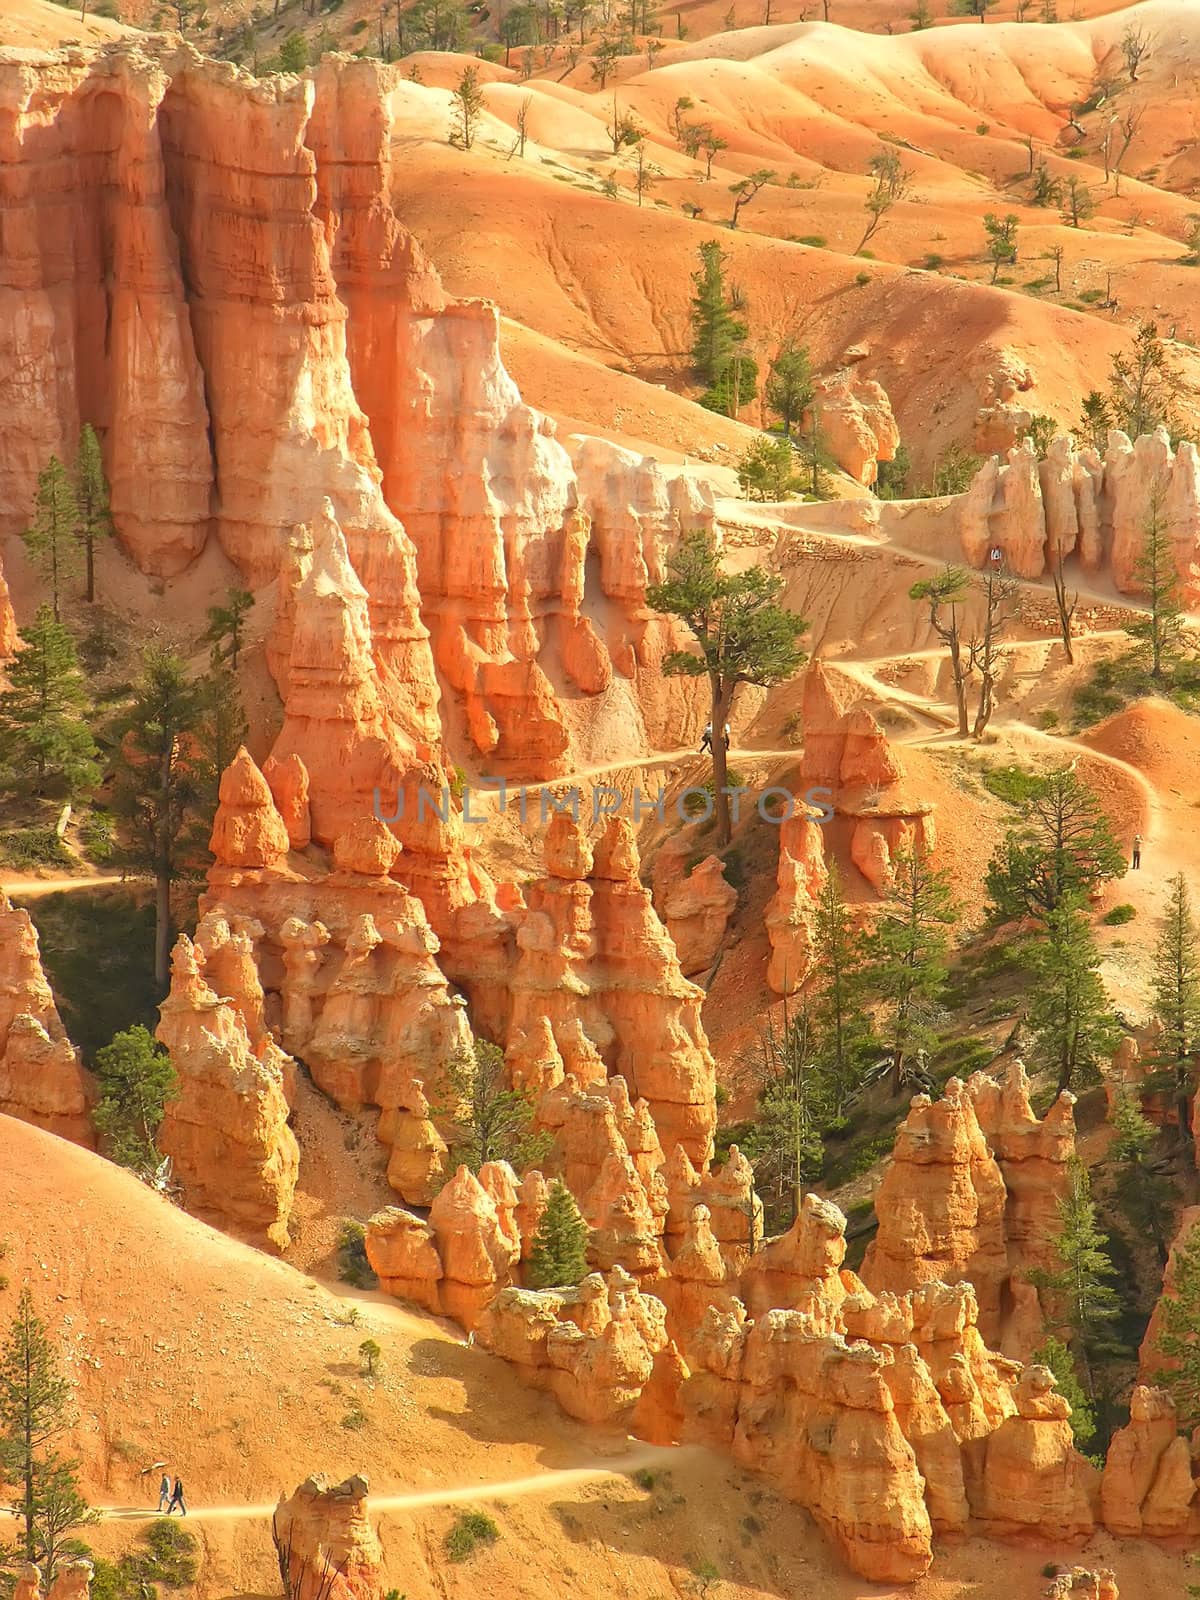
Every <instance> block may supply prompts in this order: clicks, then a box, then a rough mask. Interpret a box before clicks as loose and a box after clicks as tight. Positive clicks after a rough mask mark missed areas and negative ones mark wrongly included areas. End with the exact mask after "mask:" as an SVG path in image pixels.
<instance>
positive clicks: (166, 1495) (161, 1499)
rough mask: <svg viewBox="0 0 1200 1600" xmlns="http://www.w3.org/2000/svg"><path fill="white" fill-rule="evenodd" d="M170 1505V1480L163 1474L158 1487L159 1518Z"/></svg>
mask: <svg viewBox="0 0 1200 1600" xmlns="http://www.w3.org/2000/svg"><path fill="white" fill-rule="evenodd" d="M170 1504H171V1480H170V1478H168V1477H167V1475H166V1473H165V1472H164V1473H163V1475H162V1482H161V1483H160V1484H159V1486H158V1514H159V1516H160V1517H161V1516H162V1515H163V1513H164V1512H165V1511H166V1509H167V1507H168V1506H169V1505H170Z"/></svg>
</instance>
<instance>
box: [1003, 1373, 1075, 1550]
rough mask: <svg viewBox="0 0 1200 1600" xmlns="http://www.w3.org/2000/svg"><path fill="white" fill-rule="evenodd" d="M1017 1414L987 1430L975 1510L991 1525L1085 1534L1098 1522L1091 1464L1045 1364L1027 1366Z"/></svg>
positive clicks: (1051, 1535) (1052, 1534) (1045, 1534)
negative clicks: (1078, 1445)
mask: <svg viewBox="0 0 1200 1600" xmlns="http://www.w3.org/2000/svg"><path fill="white" fill-rule="evenodd" d="M1015 1400H1016V1406H1017V1412H1016V1415H1015V1416H1012V1417H1009V1418H1008V1420H1007V1421H1005V1422H1002V1423H1001V1424H1000V1426H999V1427H998V1428H997V1429H996V1431H995V1432H994V1433H992V1434H990V1435H989V1436H988V1439H987V1446H986V1450H985V1453H984V1464H983V1472H982V1477H981V1482H980V1496H979V1501H978V1503H977V1504H974V1505H973V1507H972V1509H973V1510H974V1511H975V1513H976V1515H977V1516H978V1517H979V1518H980V1519H981V1520H982V1521H983V1523H984V1525H985V1526H986V1527H987V1528H988V1530H989V1531H991V1532H994V1533H1000V1534H1007V1533H1017V1532H1024V1533H1036V1534H1038V1535H1040V1536H1041V1537H1042V1538H1046V1539H1056V1540H1058V1539H1083V1538H1086V1537H1088V1536H1089V1535H1090V1534H1091V1533H1092V1531H1093V1529H1094V1527H1095V1520H1096V1519H1095V1509H1094V1506H1093V1502H1094V1501H1095V1500H1097V1499H1098V1493H1097V1491H1098V1477H1099V1474H1098V1473H1097V1472H1096V1469H1095V1468H1094V1467H1093V1466H1091V1465H1090V1463H1088V1462H1087V1461H1085V1460H1084V1459H1083V1457H1082V1456H1081V1455H1079V1453H1078V1452H1077V1451H1076V1449H1075V1445H1074V1442H1073V1439H1072V1436H1071V1424H1070V1422H1069V1421H1068V1420H1067V1419H1068V1418H1069V1416H1070V1414H1071V1408H1070V1406H1069V1405H1068V1404H1067V1402H1066V1400H1064V1399H1063V1397H1062V1395H1060V1394H1059V1393H1058V1391H1057V1390H1056V1389H1055V1387H1054V1377H1053V1374H1052V1373H1051V1372H1050V1371H1049V1369H1048V1368H1046V1367H1027V1368H1026V1369H1025V1371H1024V1372H1023V1373H1022V1375H1021V1379H1020V1382H1019V1383H1018V1384H1017V1388H1016V1394H1015Z"/></svg>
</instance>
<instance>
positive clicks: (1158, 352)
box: [1109, 322, 1176, 439]
mask: <svg viewBox="0 0 1200 1600" xmlns="http://www.w3.org/2000/svg"><path fill="white" fill-rule="evenodd" d="M1111 371H1112V376H1111V378H1110V380H1109V399H1110V402H1111V405H1112V411H1113V416H1114V419H1115V421H1116V425H1117V427H1118V428H1121V429H1122V430H1123V431H1124V432H1125V433H1127V434H1128V435H1129V437H1130V438H1131V439H1137V438H1138V437H1140V435H1141V434H1143V433H1152V432H1153V431H1154V429H1155V428H1157V427H1159V426H1160V425H1164V426H1169V425H1170V421H1171V409H1172V401H1173V396H1174V391H1175V384H1176V375H1175V373H1174V371H1173V370H1172V368H1171V363H1170V359H1169V358H1168V356H1167V350H1166V346H1165V345H1164V344H1163V342H1162V340H1161V339H1160V338H1159V336H1158V327H1157V324H1155V323H1153V322H1143V323H1141V324H1140V325H1139V327H1138V331H1137V334H1136V336H1135V338H1134V341H1133V350H1132V352H1131V353H1130V354H1129V355H1127V356H1126V355H1116V356H1114V357H1113V359H1112V369H1111Z"/></svg>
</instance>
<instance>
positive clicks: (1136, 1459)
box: [1100, 1384, 1194, 1535]
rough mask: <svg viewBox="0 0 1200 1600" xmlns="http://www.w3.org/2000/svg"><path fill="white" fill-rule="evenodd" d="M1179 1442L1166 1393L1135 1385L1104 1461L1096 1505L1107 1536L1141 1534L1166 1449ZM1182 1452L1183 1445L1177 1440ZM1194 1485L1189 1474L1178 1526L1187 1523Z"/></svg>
mask: <svg viewBox="0 0 1200 1600" xmlns="http://www.w3.org/2000/svg"><path fill="white" fill-rule="evenodd" d="M1178 1437H1179V1429H1178V1423H1177V1421H1176V1416H1175V1405H1174V1402H1173V1401H1172V1399H1171V1397H1170V1395H1169V1394H1168V1393H1167V1392H1166V1390H1165V1389H1151V1388H1148V1387H1146V1386H1145V1385H1141V1384H1139V1385H1138V1386H1137V1387H1136V1388H1135V1389H1134V1391H1133V1393H1132V1395H1131V1396H1130V1398H1129V1422H1128V1424H1127V1425H1126V1426H1125V1427H1124V1428H1121V1429H1119V1430H1118V1431H1117V1432H1116V1433H1114V1434H1113V1437H1112V1442H1111V1444H1110V1445H1109V1447H1108V1455H1107V1457H1106V1459H1105V1462H1104V1476H1103V1479H1102V1480H1101V1485H1100V1505H1101V1514H1102V1517H1103V1520H1104V1526H1105V1527H1106V1528H1107V1529H1108V1531H1109V1532H1110V1533H1116V1534H1122V1535H1132V1534H1139V1533H1141V1532H1142V1531H1143V1507H1144V1505H1145V1503H1146V1500H1147V1497H1148V1496H1149V1495H1150V1493H1151V1491H1152V1489H1153V1488H1154V1487H1155V1484H1156V1482H1157V1480H1158V1477H1159V1475H1160V1473H1161V1471H1162V1467H1163V1458H1164V1456H1165V1455H1166V1453H1167V1450H1168V1448H1169V1447H1170V1446H1171V1445H1172V1444H1174V1442H1175V1440H1176V1439H1177V1438H1178ZM1181 1443H1183V1445H1184V1451H1185V1453H1186V1450H1187V1443H1186V1440H1181ZM1193 1489H1194V1485H1193V1484H1192V1483H1191V1471H1190V1468H1189V1471H1188V1494H1187V1499H1186V1500H1185V1501H1184V1504H1183V1507H1182V1518H1181V1522H1180V1526H1181V1527H1183V1526H1186V1524H1187V1505H1188V1502H1189V1501H1190V1500H1191V1498H1192V1490H1193Z"/></svg>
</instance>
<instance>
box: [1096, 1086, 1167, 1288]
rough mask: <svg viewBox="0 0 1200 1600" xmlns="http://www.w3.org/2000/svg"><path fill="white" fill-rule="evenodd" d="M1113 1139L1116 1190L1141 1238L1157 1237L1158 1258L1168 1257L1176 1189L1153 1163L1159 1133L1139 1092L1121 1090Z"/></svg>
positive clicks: (1135, 1231)
mask: <svg viewBox="0 0 1200 1600" xmlns="http://www.w3.org/2000/svg"><path fill="white" fill-rule="evenodd" d="M1111 1120H1112V1126H1113V1141H1112V1144H1111V1145H1110V1147H1109V1156H1110V1157H1111V1159H1112V1160H1113V1161H1115V1162H1116V1163H1117V1172H1116V1177H1115V1180H1114V1184H1113V1187H1114V1190H1115V1192H1116V1196H1117V1201H1118V1203H1119V1204H1120V1206H1121V1209H1122V1211H1123V1212H1124V1213H1125V1215H1126V1217H1127V1218H1128V1219H1129V1222H1130V1223H1131V1225H1132V1227H1133V1229H1134V1233H1135V1235H1136V1236H1137V1237H1138V1238H1146V1237H1149V1238H1151V1239H1153V1240H1154V1247H1155V1249H1156V1250H1157V1251H1158V1259H1159V1261H1160V1262H1162V1263H1163V1264H1165V1263H1166V1259H1167V1227H1168V1223H1169V1219H1170V1215H1171V1206H1172V1201H1173V1199H1174V1190H1173V1188H1172V1186H1171V1181H1170V1179H1169V1178H1167V1177H1166V1176H1165V1175H1164V1174H1163V1173H1161V1172H1158V1171H1157V1170H1156V1169H1155V1168H1154V1166H1153V1165H1152V1164H1151V1155H1150V1152H1151V1150H1152V1149H1153V1148H1154V1144H1155V1141H1156V1139H1157V1138H1158V1134H1157V1132H1156V1130H1155V1128H1154V1125H1153V1123H1152V1122H1150V1121H1149V1119H1148V1118H1146V1117H1145V1116H1143V1115H1142V1109H1141V1106H1140V1105H1139V1104H1138V1100H1137V1097H1136V1095H1134V1094H1132V1093H1131V1092H1130V1091H1129V1090H1127V1089H1124V1090H1122V1091H1121V1092H1120V1093H1119V1094H1118V1095H1117V1098H1116V1101H1115V1102H1114V1104H1113V1109H1112V1118H1111Z"/></svg>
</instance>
